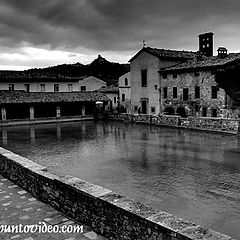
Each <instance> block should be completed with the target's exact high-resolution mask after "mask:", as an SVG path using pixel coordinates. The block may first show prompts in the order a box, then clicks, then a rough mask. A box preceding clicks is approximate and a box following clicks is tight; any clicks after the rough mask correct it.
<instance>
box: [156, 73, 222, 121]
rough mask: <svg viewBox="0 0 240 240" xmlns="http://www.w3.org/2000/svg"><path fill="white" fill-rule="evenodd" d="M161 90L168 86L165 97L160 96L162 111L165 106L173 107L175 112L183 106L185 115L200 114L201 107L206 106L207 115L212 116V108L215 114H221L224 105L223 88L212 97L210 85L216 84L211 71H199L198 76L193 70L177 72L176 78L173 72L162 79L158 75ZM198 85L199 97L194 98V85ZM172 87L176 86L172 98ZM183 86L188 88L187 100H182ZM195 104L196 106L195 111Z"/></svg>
mask: <svg viewBox="0 0 240 240" xmlns="http://www.w3.org/2000/svg"><path fill="white" fill-rule="evenodd" d="M160 83H161V91H162V93H163V88H164V87H167V88H168V94H167V95H168V96H167V98H166V99H163V96H162V97H161V101H162V111H164V109H166V107H169V106H170V107H173V108H174V110H175V112H176V110H177V108H178V107H184V108H185V111H186V113H187V115H192V116H202V109H203V108H206V110H207V112H206V113H207V115H206V116H207V117H211V116H212V109H216V110H217V116H220V115H221V114H222V109H225V107H226V94H225V91H224V90H223V89H221V88H220V89H219V90H218V92H217V99H212V91H211V89H212V88H211V87H212V86H217V83H216V81H215V75H213V74H212V73H211V71H200V72H199V76H195V75H194V72H187V73H179V74H177V78H173V74H170V73H169V74H168V75H167V78H166V79H164V78H163V76H162V75H160ZM196 86H198V87H200V98H197V99H196V98H195V87H196ZM173 87H177V98H173ZM183 88H188V91H189V100H187V101H183ZM195 106H198V109H199V110H198V111H196V108H195Z"/></svg>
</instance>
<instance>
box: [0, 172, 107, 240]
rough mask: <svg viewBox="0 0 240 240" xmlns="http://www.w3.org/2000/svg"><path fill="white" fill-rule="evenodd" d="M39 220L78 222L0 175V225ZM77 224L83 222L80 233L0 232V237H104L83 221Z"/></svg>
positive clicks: (100, 239)
mask: <svg viewBox="0 0 240 240" xmlns="http://www.w3.org/2000/svg"><path fill="white" fill-rule="evenodd" d="M39 222H42V223H43V222H44V224H46V225H48V226H49V225H52V226H54V225H58V226H59V227H61V226H63V225H68V226H69V225H72V226H76V225H78V224H77V223H75V222H74V221H72V220H71V219H69V218H68V217H66V216H64V215H63V214H62V213H60V212H58V211H56V210H55V209H54V208H52V207H51V206H49V205H47V204H45V203H43V202H41V201H39V200H37V199H36V198H34V197H33V196H32V195H31V194H29V193H28V192H26V191H24V190H23V189H21V188H20V187H18V186H17V185H15V184H13V183H12V182H10V181H9V180H7V179H5V178H3V177H2V176H1V175H0V227H1V225H7V224H8V225H19V224H22V225H23V226H26V224H29V225H32V224H38V223H39ZM41 225H43V224H41ZM46 225H45V226H46ZM80 226H83V232H82V233H39V232H35V233H0V240H2V239H4V240H9V239H16V240H35V239H37V240H47V239H49V240H78V239H79V240H89V239H91V240H93V239H94V240H106V238H104V237H102V236H99V235H97V234H96V233H95V232H93V231H92V230H91V229H90V228H89V227H87V226H86V225H80ZM0 231H1V228H0Z"/></svg>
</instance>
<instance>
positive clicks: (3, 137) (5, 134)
mask: <svg viewBox="0 0 240 240" xmlns="http://www.w3.org/2000/svg"><path fill="white" fill-rule="evenodd" d="M2 144H3V145H7V144H8V141H7V130H6V129H3V130H2Z"/></svg>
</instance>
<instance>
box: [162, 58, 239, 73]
mask: <svg viewBox="0 0 240 240" xmlns="http://www.w3.org/2000/svg"><path fill="white" fill-rule="evenodd" d="M235 62H240V53H230V54H228V55H227V56H226V57H224V58H221V57H218V56H212V57H203V59H202V60H197V58H195V59H193V60H189V61H187V62H184V63H180V64H177V65H174V66H172V67H167V68H161V69H160V71H159V72H176V71H191V70H200V69H210V68H217V67H223V66H225V65H228V64H233V63H235Z"/></svg>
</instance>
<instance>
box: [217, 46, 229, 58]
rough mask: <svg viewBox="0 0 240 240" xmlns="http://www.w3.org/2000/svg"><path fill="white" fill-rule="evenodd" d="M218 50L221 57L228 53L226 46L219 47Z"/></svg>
mask: <svg viewBox="0 0 240 240" xmlns="http://www.w3.org/2000/svg"><path fill="white" fill-rule="evenodd" d="M217 52H218V57H219V58H225V57H226V56H227V55H228V54H227V52H228V50H227V49H226V48H225V47H219V48H218V50H217Z"/></svg>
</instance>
